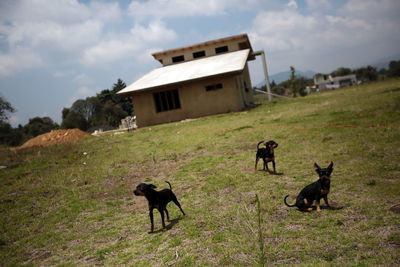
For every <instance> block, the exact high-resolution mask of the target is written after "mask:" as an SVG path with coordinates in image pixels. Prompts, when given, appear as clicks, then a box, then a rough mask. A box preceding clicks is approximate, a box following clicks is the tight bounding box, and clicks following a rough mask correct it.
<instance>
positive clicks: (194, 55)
mask: <svg viewBox="0 0 400 267" xmlns="http://www.w3.org/2000/svg"><path fill="white" fill-rule="evenodd" d="M205 56H206V51H204V50H203V51H199V52H194V53H193V58H199V57H205Z"/></svg>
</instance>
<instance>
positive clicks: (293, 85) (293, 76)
mask: <svg viewBox="0 0 400 267" xmlns="http://www.w3.org/2000/svg"><path fill="white" fill-rule="evenodd" d="M290 72H291V73H290V80H289V84H290V89H291V90H292V95H293V97H297V92H298V84H297V83H296V82H295V79H296V70H295V68H294V67H293V66H290Z"/></svg>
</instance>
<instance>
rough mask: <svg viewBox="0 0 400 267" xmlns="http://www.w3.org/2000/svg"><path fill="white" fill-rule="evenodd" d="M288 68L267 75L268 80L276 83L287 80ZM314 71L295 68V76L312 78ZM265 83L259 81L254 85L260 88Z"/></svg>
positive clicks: (288, 76)
mask: <svg viewBox="0 0 400 267" xmlns="http://www.w3.org/2000/svg"><path fill="white" fill-rule="evenodd" d="M290 74H291V72H290V70H288V71H284V72H279V73H276V74H273V75H269V82H270V83H272V81H275V83H276V84H280V83H281V82H283V81H287V80H289V79H290ZM315 74H316V72H314V71H311V70H308V71H301V70H296V76H303V77H305V78H308V79H312V78H313V77H314V75H315ZM264 85H265V81H262V82H260V83H259V84H257V85H256V87H257V88H260V87H262V86H264Z"/></svg>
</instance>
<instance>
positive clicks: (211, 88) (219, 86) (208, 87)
mask: <svg viewBox="0 0 400 267" xmlns="http://www.w3.org/2000/svg"><path fill="white" fill-rule="evenodd" d="M222 87H223V86H222V83H217V84H211V85H206V91H214V90H218V89H222Z"/></svg>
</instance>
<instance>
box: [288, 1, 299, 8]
mask: <svg viewBox="0 0 400 267" xmlns="http://www.w3.org/2000/svg"><path fill="white" fill-rule="evenodd" d="M287 6H288V7H289V8H294V9H296V8H297V3H296V0H290V1H289V3H288V4H287Z"/></svg>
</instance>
